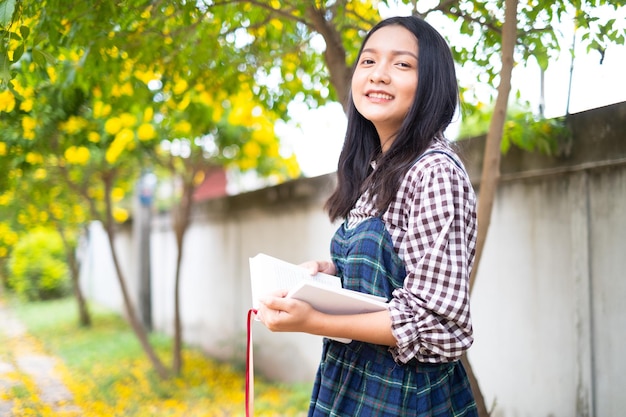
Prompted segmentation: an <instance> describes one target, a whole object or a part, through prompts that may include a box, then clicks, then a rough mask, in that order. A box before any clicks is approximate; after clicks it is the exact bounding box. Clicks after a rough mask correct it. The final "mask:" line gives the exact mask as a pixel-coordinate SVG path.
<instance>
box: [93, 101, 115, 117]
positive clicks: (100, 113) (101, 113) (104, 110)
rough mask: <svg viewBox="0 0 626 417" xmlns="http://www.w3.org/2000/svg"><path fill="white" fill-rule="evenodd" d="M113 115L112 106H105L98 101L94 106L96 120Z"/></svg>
mask: <svg viewBox="0 0 626 417" xmlns="http://www.w3.org/2000/svg"><path fill="white" fill-rule="evenodd" d="M109 114H111V105H110V104H104V103H103V102H101V101H96V102H95V103H94V105H93V115H94V117H96V118H98V119H99V118H101V117H107V116H108V115H109Z"/></svg>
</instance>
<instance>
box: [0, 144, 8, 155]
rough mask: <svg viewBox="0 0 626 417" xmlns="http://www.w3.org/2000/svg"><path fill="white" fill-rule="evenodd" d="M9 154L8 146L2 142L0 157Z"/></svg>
mask: <svg viewBox="0 0 626 417" xmlns="http://www.w3.org/2000/svg"><path fill="white" fill-rule="evenodd" d="M6 154H7V144H6V143H4V142H0V156H4V155H6Z"/></svg>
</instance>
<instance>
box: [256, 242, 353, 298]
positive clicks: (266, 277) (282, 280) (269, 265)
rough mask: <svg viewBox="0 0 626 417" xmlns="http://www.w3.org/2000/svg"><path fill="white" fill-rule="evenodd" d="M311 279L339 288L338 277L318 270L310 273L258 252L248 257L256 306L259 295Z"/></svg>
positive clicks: (289, 287)
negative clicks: (315, 272) (312, 273)
mask: <svg viewBox="0 0 626 417" xmlns="http://www.w3.org/2000/svg"><path fill="white" fill-rule="evenodd" d="M306 281H313V282H317V283H321V284H324V285H327V286H330V287H335V288H341V279H339V277H336V276H333V275H328V274H323V273H321V272H318V273H317V274H315V275H311V274H310V273H309V271H308V270H306V269H305V268H302V267H300V266H298V265H294V264H291V263H289V262H286V261H283V260H281V259H277V258H274V257H271V256H269V255H266V254H264V253H259V254H258V255H256V256H255V257H253V258H250V284H251V288H252V306H253V308H258V300H259V297H261V296H263V295H264V294H267V293H270V292H272V291H276V290H280V289H285V290H291V289H292V288H294V287H296V286H297V285H298V284H300V283H301V282H306Z"/></svg>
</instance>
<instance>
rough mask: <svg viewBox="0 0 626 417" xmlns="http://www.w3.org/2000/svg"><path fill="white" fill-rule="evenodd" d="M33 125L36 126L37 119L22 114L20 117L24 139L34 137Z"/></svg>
mask: <svg viewBox="0 0 626 417" xmlns="http://www.w3.org/2000/svg"><path fill="white" fill-rule="evenodd" d="M35 127H37V121H36V120H35V119H33V118H32V117H30V116H24V117H23V118H22V129H24V135H23V136H24V139H27V140H30V139H35Z"/></svg>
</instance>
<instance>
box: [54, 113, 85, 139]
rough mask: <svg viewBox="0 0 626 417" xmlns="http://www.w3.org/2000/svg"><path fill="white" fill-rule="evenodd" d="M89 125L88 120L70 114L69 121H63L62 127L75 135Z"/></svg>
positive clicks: (66, 131)
mask: <svg viewBox="0 0 626 417" xmlns="http://www.w3.org/2000/svg"><path fill="white" fill-rule="evenodd" d="M85 126H87V120H85V119H84V118H82V117H78V116H70V117H69V119H67V121H65V122H62V123H61V125H60V128H61V130H62V131H64V132H65V133H67V134H69V135H75V134H76V133H78V132H80V131H81V130H82V129H83V128H84V127H85Z"/></svg>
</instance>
